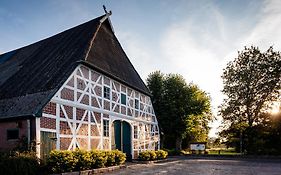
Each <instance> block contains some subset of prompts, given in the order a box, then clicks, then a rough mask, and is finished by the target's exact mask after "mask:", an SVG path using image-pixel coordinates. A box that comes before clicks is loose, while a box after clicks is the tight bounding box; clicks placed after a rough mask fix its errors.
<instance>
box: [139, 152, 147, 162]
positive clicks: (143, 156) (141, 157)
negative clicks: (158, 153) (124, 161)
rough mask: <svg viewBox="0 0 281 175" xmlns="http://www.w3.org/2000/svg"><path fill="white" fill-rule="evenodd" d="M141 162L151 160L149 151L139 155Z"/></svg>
mask: <svg viewBox="0 0 281 175" xmlns="http://www.w3.org/2000/svg"><path fill="white" fill-rule="evenodd" d="M139 159H140V160H150V154H149V152H148V151H143V152H140V153H139Z"/></svg>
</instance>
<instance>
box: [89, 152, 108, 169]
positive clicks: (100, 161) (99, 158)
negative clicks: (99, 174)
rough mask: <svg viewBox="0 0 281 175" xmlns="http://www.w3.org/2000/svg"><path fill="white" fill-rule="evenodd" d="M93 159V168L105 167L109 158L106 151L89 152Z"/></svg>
mask: <svg viewBox="0 0 281 175" xmlns="http://www.w3.org/2000/svg"><path fill="white" fill-rule="evenodd" d="M89 155H90V159H91V168H102V167H105V163H106V161H107V157H106V154H105V152H104V151H98V150H92V151H90V152H89Z"/></svg>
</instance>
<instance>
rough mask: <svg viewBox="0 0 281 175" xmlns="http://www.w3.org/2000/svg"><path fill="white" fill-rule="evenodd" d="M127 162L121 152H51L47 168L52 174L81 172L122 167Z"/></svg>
mask: <svg viewBox="0 0 281 175" xmlns="http://www.w3.org/2000/svg"><path fill="white" fill-rule="evenodd" d="M125 160H126V155H125V154H124V153H122V152H121V151H118V150H114V151H100V150H91V151H85V150H79V149H77V150H75V151H57V150H55V151H51V153H50V156H49V157H48V160H47V167H49V169H51V171H52V173H63V172H72V171H80V170H86V169H94V168H101V167H105V166H112V165H120V164H122V163H124V162H125Z"/></svg>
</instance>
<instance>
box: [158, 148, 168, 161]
mask: <svg viewBox="0 0 281 175" xmlns="http://www.w3.org/2000/svg"><path fill="white" fill-rule="evenodd" d="M155 153H156V159H158V160H159V159H166V158H167V156H168V152H167V151H164V150H158V151H155Z"/></svg>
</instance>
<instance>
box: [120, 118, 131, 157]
mask: <svg viewBox="0 0 281 175" xmlns="http://www.w3.org/2000/svg"><path fill="white" fill-rule="evenodd" d="M122 138H123V152H124V153H126V156H127V160H129V161H131V160H132V154H131V127H130V124H129V123H127V122H122Z"/></svg>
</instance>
